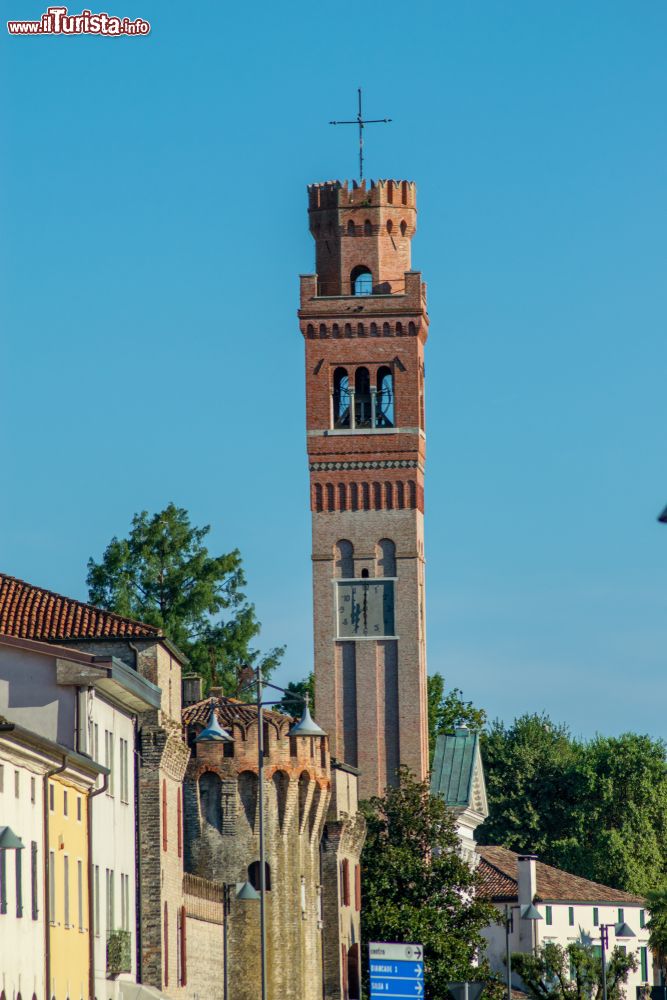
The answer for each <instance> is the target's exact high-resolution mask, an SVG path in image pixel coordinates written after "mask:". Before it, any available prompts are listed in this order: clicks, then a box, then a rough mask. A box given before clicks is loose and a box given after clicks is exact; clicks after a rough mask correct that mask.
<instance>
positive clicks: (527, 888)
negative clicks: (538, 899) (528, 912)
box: [517, 854, 537, 906]
mask: <svg viewBox="0 0 667 1000" xmlns="http://www.w3.org/2000/svg"><path fill="white" fill-rule="evenodd" d="M536 862H537V857H536V856H535V855H534V854H520V855H519V857H518V859H517V869H518V873H519V874H518V882H519V906H528V905H529V904H530V903H532V902H533V900H534V899H535V896H536V895H537V865H536Z"/></svg>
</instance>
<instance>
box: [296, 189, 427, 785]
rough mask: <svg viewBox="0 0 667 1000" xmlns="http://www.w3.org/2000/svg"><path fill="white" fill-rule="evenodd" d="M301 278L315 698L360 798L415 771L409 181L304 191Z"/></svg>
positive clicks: (419, 517) (413, 296) (417, 468)
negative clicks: (307, 236)
mask: <svg viewBox="0 0 667 1000" xmlns="http://www.w3.org/2000/svg"><path fill="white" fill-rule="evenodd" d="M308 200H309V208H308V214H309V220H310V232H311V233H312V235H313V238H314V240H315V259H316V270H317V273H316V274H308V275H302V276H301V307H300V310H299V320H300V326H301V332H302V333H303V336H304V339H305V345H306V414H307V441H308V460H309V467H310V505H311V511H312V531H313V550H312V558H313V599H314V604H313V607H314V631H315V691H316V694H315V698H316V705H317V718H318V721H319V722H320V724H321V725H322V726H323V727H324V729H325V730H326V731H327V733H328V734H329V736H330V740H331V752H332V754H333V755H334V756H335V757H336V758H338V759H339V760H341V761H345V762H346V763H348V764H352V765H354V766H356V767H358V768H360V770H361V778H360V794H361V796H362V797H363V798H368V797H370V796H371V795H376V794H381V793H382V792H383V791H384V789H385V788H386V786H387V785H388V784H393V783H395V774H396V769H397V768H398V767H399V765H407V766H408V767H409V768H410V769H411V770H412V771H413V772H414V773H415V775H416V776H417V777H418V778H424V777H426V774H427V771H428V731H427V701H426V643H425V614H424V457H425V444H426V437H425V430H424V344H425V342H426V337H427V333H428V314H427V311H426V286H425V285H424V284H423V283H422V280H421V274H420V273H419V272H418V271H412V270H411V267H410V247H411V240H412V237H413V236H414V233H415V229H416V217H417V209H416V189H415V185H414V184H413V183H411V182H408V181H376V182H373V181H370V182H369V183H368V184H367V182H366V181H362V182H361V183H360V184H359V185H357V184H356V183H353V184H352V186H350V185H348V183H347V182H345V183H340V182H338V181H329V182H327V183H325V184H313V185H311V186H310V187H309V188H308Z"/></svg>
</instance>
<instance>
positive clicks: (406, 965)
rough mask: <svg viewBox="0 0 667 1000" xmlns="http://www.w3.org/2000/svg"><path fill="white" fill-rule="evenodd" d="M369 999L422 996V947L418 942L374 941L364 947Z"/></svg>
mask: <svg viewBox="0 0 667 1000" xmlns="http://www.w3.org/2000/svg"><path fill="white" fill-rule="evenodd" d="M368 952H369V958H370V979H371V1000H380V997H388V998H389V997H391V998H392V1000H394V998H397V997H410V1000H415V998H416V1000H419V998H420V997H423V996H424V961H423V959H424V949H423V948H422V946H421V945H420V944H394V943H391V942H382V941H374V942H371V944H370V945H369V947H368Z"/></svg>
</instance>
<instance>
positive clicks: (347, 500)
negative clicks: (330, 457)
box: [310, 479, 424, 513]
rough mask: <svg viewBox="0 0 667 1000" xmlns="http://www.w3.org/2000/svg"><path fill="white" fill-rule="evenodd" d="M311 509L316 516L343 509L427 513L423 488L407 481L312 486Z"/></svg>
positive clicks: (341, 482)
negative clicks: (418, 511) (417, 511)
mask: <svg viewBox="0 0 667 1000" xmlns="http://www.w3.org/2000/svg"><path fill="white" fill-rule="evenodd" d="M310 509H311V510H313V511H315V512H316V513H334V512H336V513H337V512H338V511H344V510H352V511H355V510H415V509H416V510H420V511H422V513H423V511H424V487H423V486H422V485H421V483H418V482H416V481H415V480H414V479H410V480H408V481H407V482H402V481H400V480H399V481H398V482H391V481H390V482H371V483H369V482H359V483H349V482H345V481H340V480H339V481H337V482H330V483H317V482H316V483H311V491H310Z"/></svg>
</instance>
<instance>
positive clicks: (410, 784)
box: [361, 768, 496, 1000]
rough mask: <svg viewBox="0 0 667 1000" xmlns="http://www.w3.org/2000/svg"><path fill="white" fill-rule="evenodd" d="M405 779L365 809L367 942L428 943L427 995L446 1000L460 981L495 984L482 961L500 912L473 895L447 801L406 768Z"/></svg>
mask: <svg viewBox="0 0 667 1000" xmlns="http://www.w3.org/2000/svg"><path fill="white" fill-rule="evenodd" d="M398 777H399V784H398V785H397V786H396V787H395V788H388V789H387V791H386V793H385V795H384V796H382V797H376V798H373V799H371V800H370V802H367V803H364V804H363V811H364V814H365V817H366V822H367V829H368V833H367V837H366V843H365V845H364V849H363V853H362V857H361V871H362V878H363V886H362V889H363V907H362V911H361V922H362V926H361V931H362V939H363V941H364V942H365V943H366V944H367V943H368V942H369V941H399V942H401V941H405V942H412V941H416V942H420V943H421V944H422V945H423V946H424V962H425V986H426V993H425V996H426V998H427V1000H428V998H436V997H437V998H441V997H445V996H446V995H447V983H448V982H450V981H452V980H465V979H477V980H479V979H480V978H484V979H487V980H488V979H490V973H489V970H488V966H487V965H486V963H484V962H483V963H482V965H481V966H478V965H476V964H475V957H476V954H477V952H478V949H480V948H481V947H482V937H481V930H482V928H483V927H486V926H487V925H488V924H489V923H493V922H494V921H495V919H496V910H495V908H494V907H493V906H492V905H491V904H489V903H487V902H485V901H484V900H481V899H479V898H477V897H476V896H475V895H474V893H473V890H474V887H475V885H476V877H475V874H474V872H473V871H472V869H471V868H470V867H469V866H468V865H467V864H466V863H465V861H464V860H463V858H462V857H461V855H460V854H459V851H458V848H459V839H458V836H457V833H456V824H455V820H454V818H453V816H452V815H451V813H450V812H449V811H448V810H447V808H446V806H445V804H444V802H443V801H442V799H441V798H439V797H437V796H433V795H431V794H430V791H429V786H428V782H417V781H415V780H414V778H413V777H412V776H411V775H410V773H409V772H408V771H407V770H406V769H405V768H401V769H400V771H399V772H398Z"/></svg>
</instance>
